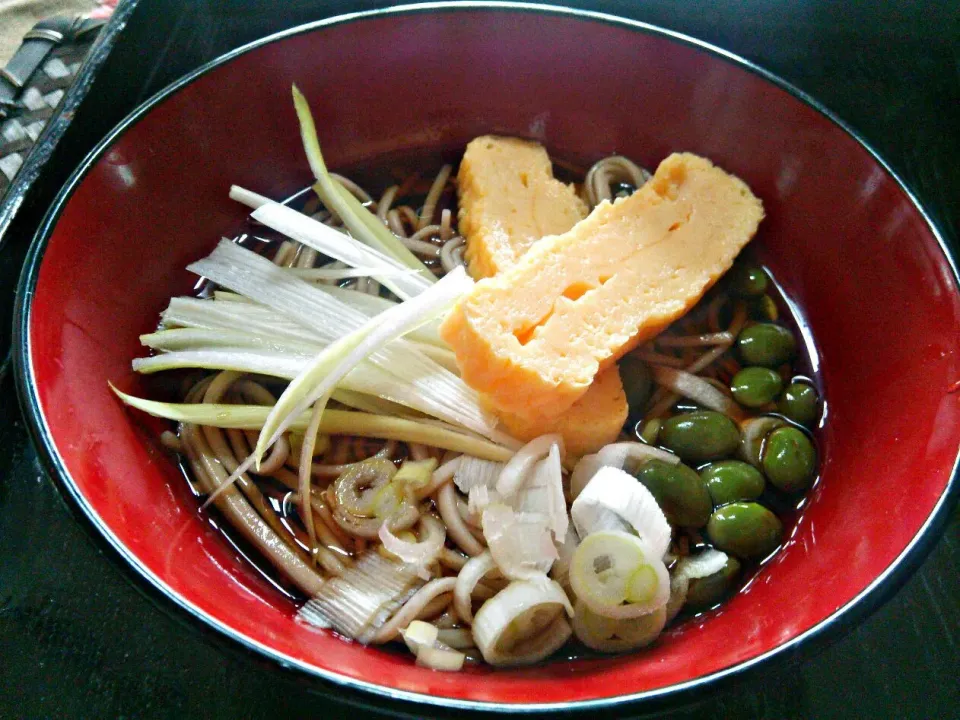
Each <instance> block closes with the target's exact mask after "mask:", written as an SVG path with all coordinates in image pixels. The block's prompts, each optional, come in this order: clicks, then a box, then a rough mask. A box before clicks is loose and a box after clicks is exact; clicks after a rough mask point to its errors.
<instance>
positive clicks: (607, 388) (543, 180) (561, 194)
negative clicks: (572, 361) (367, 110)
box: [457, 135, 628, 457]
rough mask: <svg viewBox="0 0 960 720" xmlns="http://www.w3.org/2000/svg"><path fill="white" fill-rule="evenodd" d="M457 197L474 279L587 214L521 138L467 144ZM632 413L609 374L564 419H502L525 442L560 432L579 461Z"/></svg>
mask: <svg viewBox="0 0 960 720" xmlns="http://www.w3.org/2000/svg"><path fill="white" fill-rule="evenodd" d="M457 192H458V196H459V197H458V199H459V207H460V215H459V229H460V233H461V234H462V235H463V236H464V238H465V239H466V246H467V250H466V259H467V262H468V264H469V267H470V272H471V274H472V275H473V276H474V277H490V276H493V275H496V274H498V273H499V272H500V271H501V270H504V269H506V268H509V267H511V266H512V265H513V264H514V263H515V262H516V260H517V258H519V257H520V256H522V255H523V254H524V253H526V252H527V250H529V249H530V247H531V246H532V245H533V244H534V243H535V242H537V241H539V240H540V239H541V238H542V237H543V236H545V235H553V234H556V233H561V232H566V231H567V230H569V229H570V228H572V227H573V226H574V225H575V224H576V223H577V222H579V221H580V220H582V219H583V218H584V217H586V215H587V206H586V205H585V204H584V202H583V201H582V200H581V199H580V198H579V197H578V196H577V194H576V192H575V190H574V188H573V187H572V186H570V185H566V184H564V183H562V182H560V181H559V180H556V179H554V177H553V168H552V165H551V162H550V157H549V155H548V154H547V151H546V150H545V149H544V148H543V147H542V146H541V145H539V144H538V143H535V142H530V141H527V140H520V139H517V138H509V137H497V136H493V135H485V136H482V137H479V138H476V139H475V140H473V141H472V142H470V143H469V144H468V145H467V148H466V150H465V152H464V155H463V160H462V161H461V163H460V170H459V172H458V175H457ZM627 413H628V408H627V398H626V395H625V393H624V391H623V385H622V383H621V382H620V374H619V372H617V369H616V368H611V369H610V370H609V371H608V372H606V373H601V374H600V375H599V376H598V377H597V379H596V381H595V382H594V383H593V384H591V386H590V387H589V388H588V389H587V391H586V392H585V393H584V394H583V397H581V398H580V399H579V400H577V401H576V402H575V403H574V404H573V405H572V406H571V407H570V408H569V409H568V410H566V411H565V412H563V413H562V414H560V415H559V416H554V417H549V418H547V417H527V416H519V415H511V414H509V413H500V419H501V421H502V422H503V424H504V426H505V427H506V428H507V430H508V431H509V432H510V434H511V435H513V436H514V437H516V438H518V439H520V440H525V441H526V440H532V439H533V438H535V437H539V436H540V435H544V434H547V433H557V434H559V435H560V436H561V437H563V439H564V445H565V448H566V451H567V453H568V454H570V455H572V456H574V457H578V456H580V455H584V454H586V453H591V452H596V451H597V450H599V449H600V448H601V447H603V446H604V445H607V444H609V443H612V442H614V441H615V440H616V439H617V437H618V436H619V435H620V431H621V429H622V428H623V423H624V422H625V421H626V418H627Z"/></svg>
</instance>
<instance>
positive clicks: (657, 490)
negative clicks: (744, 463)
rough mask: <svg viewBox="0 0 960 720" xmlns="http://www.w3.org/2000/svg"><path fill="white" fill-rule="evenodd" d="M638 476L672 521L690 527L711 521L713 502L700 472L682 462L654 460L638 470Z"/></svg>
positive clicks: (697, 526) (701, 525)
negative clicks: (674, 463) (672, 462)
mask: <svg viewBox="0 0 960 720" xmlns="http://www.w3.org/2000/svg"><path fill="white" fill-rule="evenodd" d="M636 477H637V480H639V481H640V482H641V483H642V484H643V485H644V487H646V488H647V490H649V491H650V493H651V494H652V495H653V497H654V498H655V499H656V501H657V504H658V505H659V506H660V509H661V510H663V514H664V515H666V516H667V520H668V521H669V522H670V523H671V524H673V525H680V526H682V527H689V528H701V527H703V526H704V525H706V524H707V520H708V519H709V518H710V511H711V510H713V502H712V501H711V500H710V493H709V492H707V486H706V485H704V484H703V480H701V479H700V476H699V475H697V473H696V471H694V470H691V469H690V468H689V467H687V466H686V465H684V464H682V463H680V464H677V465H671V464H670V463H666V462H663V461H662V460H650V461H648V462H646V463H644V464H643V465H642V466H641V467H640V469H639V470H637V472H636Z"/></svg>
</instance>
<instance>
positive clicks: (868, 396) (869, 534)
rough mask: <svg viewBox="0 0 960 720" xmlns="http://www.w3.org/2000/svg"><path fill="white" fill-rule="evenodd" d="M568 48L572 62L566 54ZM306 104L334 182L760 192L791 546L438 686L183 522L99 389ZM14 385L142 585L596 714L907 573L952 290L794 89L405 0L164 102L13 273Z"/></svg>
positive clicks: (545, 19) (842, 612) (699, 61)
mask: <svg viewBox="0 0 960 720" xmlns="http://www.w3.org/2000/svg"><path fill="white" fill-rule="evenodd" d="M587 49H589V51H587ZM294 82H295V83H297V84H298V85H299V87H300V88H301V89H302V90H303V91H304V93H305V94H306V95H307V97H308V98H309V99H310V100H311V102H312V104H313V108H314V112H315V115H316V120H317V126H318V127H319V129H320V134H321V139H322V142H323V143H324V149H325V153H326V155H327V160H328V163H329V164H330V165H331V167H333V168H338V167H349V166H352V165H356V164H358V163H361V162H363V163H369V162H370V161H371V160H372V159H375V158H377V157H379V156H384V155H389V154H393V153H397V152H404V153H406V152H409V151H414V150H418V149H427V150H430V151H435V150H437V149H453V148H458V147H462V146H463V144H465V143H466V142H467V141H468V140H470V139H471V138H473V137H475V136H476V135H479V134H483V133H491V132H493V133H501V134H508V135H520V136H526V137H533V138H536V139H538V140H540V141H542V142H543V143H544V144H546V145H547V147H548V148H549V149H550V150H551V152H553V153H554V154H555V155H557V156H559V157H567V158H580V159H595V158H598V157H600V156H602V155H605V154H609V153H611V152H614V151H616V152H620V153H623V154H626V155H628V156H631V157H633V158H635V159H637V160H638V161H640V162H642V163H643V164H646V165H647V166H655V165H656V164H657V162H658V161H659V160H660V159H661V158H663V157H664V156H665V155H667V154H668V153H670V152H671V151H675V150H689V151H693V152H696V153H699V154H702V155H705V156H707V157H709V158H711V159H712V160H713V161H714V162H716V163H717V164H719V165H720V166H722V167H724V168H726V169H727V170H729V171H731V172H733V173H735V174H737V175H739V176H740V177H742V178H744V179H745V180H746V181H747V182H748V183H749V185H750V186H751V187H752V188H753V190H754V192H756V193H757V194H758V195H759V196H760V197H761V198H762V199H763V201H764V203H765V206H766V210H767V219H766V220H765V221H764V224H763V227H762V232H761V235H760V237H759V238H758V240H757V242H756V245H757V246H758V249H759V252H760V253H761V255H762V258H763V259H764V261H765V262H766V263H767V264H768V265H769V266H770V267H771V268H772V270H773V272H774V274H775V276H776V277H777V278H778V279H779V281H780V282H781V283H782V285H783V289H784V290H785V292H786V293H787V295H788V296H789V297H790V298H792V299H793V300H794V301H796V303H797V304H798V307H799V312H800V316H801V317H802V319H803V332H804V334H805V340H807V341H808V342H809V341H810V339H811V337H815V338H816V348H817V351H818V354H817V355H815V356H814V364H815V368H814V369H815V371H816V372H818V373H819V374H820V377H821V379H822V382H823V386H824V388H825V393H826V400H827V408H828V413H827V422H826V427H825V429H824V431H823V433H822V436H821V440H822V447H823V449H824V453H823V474H822V479H821V481H820V483H819V484H818V485H817V487H816V489H815V491H814V492H813V493H812V496H811V498H810V502H809V506H808V507H807V508H806V510H805V512H804V513H803V516H802V519H801V521H800V522H799V523H798V524H797V526H796V528H795V529H794V531H793V534H792V535H791V537H790V538H789V541H788V542H787V544H786V547H785V548H784V549H783V550H782V551H781V552H780V553H779V555H777V556H776V558H775V559H774V560H773V561H772V562H771V563H770V564H769V565H768V566H767V567H766V568H765V569H764V570H763V571H762V573H761V574H760V575H759V576H758V577H757V578H756V579H755V580H754V581H753V582H752V583H751V584H750V586H749V587H748V588H747V589H746V591H745V592H743V593H741V594H740V595H738V596H737V597H736V598H735V599H733V600H732V601H731V602H730V603H729V604H727V605H726V606H724V607H723V608H722V609H721V610H720V611H719V612H715V613H713V614H710V615H707V616H704V617H703V618H701V619H699V620H697V621H693V622H688V623H686V624H685V625H683V626H681V627H680V628H678V629H676V630H673V631H670V632H668V633H666V634H665V636H664V637H663V639H662V641H661V642H659V643H658V644H657V645H656V646H655V647H653V648H651V649H649V650H647V651H644V652H640V653H636V654H633V655H629V656H625V657H616V658H607V659H602V660H579V661H570V662H567V661H563V662H554V663H551V664H547V665H543V666H539V667H533V668H527V669H519V670H511V671H493V670H490V669H488V668H480V669H471V670H469V671H468V672H465V673H462V674H447V673H436V672H431V671H429V670H424V669H421V668H418V667H416V666H415V665H414V664H413V663H412V662H410V660H409V657H408V656H406V655H403V654H400V653H394V652H389V651H384V650H379V649H367V648H363V647H360V646H358V645H355V644H351V643H348V642H344V641H342V640H339V639H337V638H335V637H333V636H331V635H328V634H327V633H324V632H321V631H317V630H314V629H311V628H309V627H306V626H304V625H302V624H299V623H297V622H295V620H294V615H295V611H296V607H295V606H294V604H293V603H292V602H290V601H289V600H288V599H287V598H286V597H284V596H283V595H282V594H281V593H280V592H278V591H277V590H276V589H275V588H274V587H273V586H272V585H271V584H269V583H268V582H266V581H265V580H264V579H263V578H262V577H261V576H260V575H258V574H257V573H256V572H253V571H251V569H250V568H249V567H248V565H247V564H246V563H245V561H244V560H243V558H242V557H240V555H239V554H238V552H237V551H236V550H235V549H234V548H233V547H231V546H230V545H229V544H228V543H226V542H225V541H224V539H223V537H222V536H221V535H220V534H219V533H218V532H217V531H215V530H214V529H213V528H212V527H211V526H210V525H209V524H208V522H207V521H205V520H203V519H201V518H200V517H199V516H198V515H197V512H196V509H197V501H196V500H195V499H194V498H193V497H192V496H191V495H190V493H189V492H188V490H187V488H186V486H185V483H184V482H183V479H182V477H181V475H180V471H179V469H178V467H177V465H176V464H175V463H174V462H173V461H172V460H171V458H170V457H169V455H168V454H167V453H165V452H164V451H163V450H162V449H161V448H160V447H159V445H158V442H157V440H156V437H157V434H158V433H157V431H158V429H159V427H160V426H159V425H158V423H156V422H152V421H149V420H147V419H145V418H143V417H142V416H139V415H133V414H131V413H129V412H127V411H126V410H124V408H123V407H121V405H120V403H119V402H117V400H116V399H115V398H114V397H113V396H112V395H111V393H110V392H109V390H108V387H107V381H108V380H109V381H113V382H114V383H116V384H117V385H119V386H120V387H121V388H122V389H124V390H127V391H132V392H134V393H141V394H142V393H143V392H144V387H143V384H142V383H141V382H140V380H139V379H138V378H137V377H135V376H134V375H133V374H132V373H131V371H130V360H131V359H132V358H133V357H136V356H138V355H140V354H142V349H141V348H140V346H139V343H138V340H137V336H138V335H139V334H140V333H144V332H148V331H150V330H152V329H153V328H154V327H155V325H156V323H157V317H158V313H159V312H160V310H162V309H163V308H164V307H165V305H166V303H167V300H168V299H169V298H170V296H171V295H176V294H178V293H184V292H188V291H189V290H190V288H191V286H192V283H193V278H192V277H191V276H190V275H189V274H188V273H187V272H186V271H185V270H184V267H185V266H186V265H187V264H188V263H189V262H191V261H192V260H194V259H197V258H199V257H201V256H202V255H204V254H205V253H207V252H209V250H210V249H211V248H212V247H213V245H214V244H215V243H216V241H217V239H218V238H219V237H220V236H221V235H222V234H223V233H225V232H229V231H230V230H232V229H234V228H236V227H237V226H238V225H239V223H240V222H241V221H242V219H243V218H244V214H245V213H244V209H243V208H242V207H240V206H239V205H237V204H235V203H233V202H231V201H230V200H229V199H228V197H227V190H228V188H229V186H230V184H231V183H236V184H239V185H242V186H245V187H249V188H251V189H254V190H256V191H258V192H261V193H263V194H266V195H270V196H274V197H283V196H286V195H287V194H289V193H290V192H291V191H293V190H295V189H299V188H301V187H303V186H305V185H306V184H308V181H309V179H310V176H309V169H308V167H307V164H306V162H305V160H304V157H303V154H302V150H301V146H300V139H299V136H298V132H297V126H296V121H295V117H294V113H293V108H292V104H291V102H290V85H291V83H294ZM21 289H22V292H21V308H20V310H21V314H20V318H21V320H20V328H19V330H20V333H21V335H20V340H21V349H22V352H21V356H20V367H19V371H20V382H21V391H22V399H23V403H24V408H25V411H26V414H27V416H28V417H29V419H30V420H31V423H32V425H33V431H34V435H35V438H36V440H37V443H38V446H39V447H40V448H41V450H42V451H43V454H44V455H45V457H46V459H47V461H48V463H49V465H50V467H51V468H52V471H53V472H54V474H55V475H56V477H57V478H58V480H59V481H60V483H61V485H62V487H63V488H64V489H65V491H66V493H67V494H68V495H69V496H71V497H72V499H73V501H74V502H75V503H76V505H77V506H78V507H79V509H80V510H81V511H82V513H83V515H85V516H86V517H87V518H88V519H89V520H90V521H91V522H92V524H93V526H94V527H95V528H96V529H97V530H98V531H99V533H101V534H102V535H103V536H104V537H105V538H106V540H107V541H108V542H109V544H110V545H112V546H113V547H114V548H115V549H116V550H117V551H118V552H119V554H120V555H121V556H122V557H123V558H124V559H125V560H126V561H127V562H128V563H130V565H131V566H133V567H134V568H135V570H136V571H137V573H139V574H140V575H141V576H142V577H143V578H144V579H145V580H146V581H147V583H149V584H151V585H152V586H154V587H155V588H156V589H159V591H160V592H161V593H162V594H164V595H166V596H168V597H169V598H170V599H171V600H172V601H173V602H174V603H176V604H177V605H179V606H180V607H181V608H183V609H185V610H187V611H188V612H189V613H191V614H192V615H194V616H195V617H197V618H200V619H201V620H202V621H204V622H206V623H208V624H209V625H211V626H213V627H215V628H217V629H218V630H220V631H222V632H223V633H224V634H226V635H228V636H230V637H232V638H234V639H235V640H237V641H238V642H240V643H241V644H243V645H245V646H246V647H248V648H251V649H253V650H255V651H256V652H259V653H262V654H263V655H265V656H267V657H269V658H272V659H274V660H276V661H278V662H279V663H281V664H283V665H285V666H293V667H296V668H300V669H302V670H304V671H306V672H308V673H312V674H315V675H319V676H322V677H324V678H327V679H328V680H332V681H334V682H337V683H341V684H343V685H346V686H350V687H354V688H362V689H365V690H369V691H372V692H375V693H380V694H383V695H387V696H390V697H394V698H403V699H407V700H415V701H422V702H429V703H439V704H444V705H452V706H460V707H475V708H477V707H482V708H486V709H492V710H508V711H509V710H513V711H516V710H520V709H547V708H551V707H560V706H562V707H566V708H573V707H576V708H581V709H583V708H598V707H600V706H603V705H611V704H616V703H620V702H625V701H639V700H644V699H647V700H650V699H654V698H665V697H668V696H673V695H675V694H684V693H690V692H693V691H695V690H697V689H702V688H704V687H707V686H711V685H712V684H714V683H716V682H718V681H720V680H721V679H723V678H732V677H736V676H737V675H739V674H740V673H742V672H743V671H744V670H746V669H748V668H750V667H753V666H755V665H757V664H759V663H761V662H762V661H765V660H767V659H769V658H772V657H774V656H778V655H779V656H783V657H787V656H791V655H792V654H793V653H794V651H796V650H797V649H798V648H800V647H801V646H802V645H804V644H808V643H811V642H812V641H813V640H815V639H818V638H821V639H822V638H826V637H829V636H831V635H835V634H836V633H837V631H838V630H839V629H842V628H843V627H848V626H849V625H850V624H851V623H853V622H855V621H856V620H857V619H859V618H862V617H863V616H864V615H865V614H866V613H867V612H869V611H870V610H871V609H873V608H874V607H876V605H877V604H879V602H881V601H882V600H883V599H884V598H886V597H888V596H889V595H890V594H891V593H892V592H893V590H894V589H895V588H896V587H897V586H898V585H899V584H900V583H902V582H903V580H904V579H905V578H906V576H907V575H909V573H910V572H912V571H913V570H914V569H915V568H916V566H917V565H918V564H919V562H920V560H921V559H922V557H923V556H924V555H925V554H926V552H927V551H928V550H929V547H930V545H931V544H932V543H933V542H934V541H935V539H936V535H937V532H938V531H939V527H940V526H941V525H942V522H943V519H944V518H945V516H946V514H947V511H948V510H949V507H950V506H951V504H952V501H953V500H955V496H956V494H957V493H956V491H957V482H956V479H955V477H954V472H955V465H956V460H957V450H958V445H960V404H958V403H960V400H958V397H957V396H956V395H952V394H950V393H948V388H950V386H951V385H952V384H953V383H954V382H956V381H957V380H958V379H960V366H958V356H957V340H956V339H957V337H958V333H960V300H958V292H957V280H956V274H955V269H954V265H953V262H952V260H951V259H950V258H949V256H948V255H947V254H946V251H945V249H944V246H943V243H942V242H941V241H940V239H939V238H938V235H937V232H936V230H935V228H933V227H932V225H931V224H930V223H929V221H928V220H927V218H926V217H925V215H924V213H923V212H922V210H921V209H920V208H919V206H918V205H917V204H916V202H915V201H914V200H913V199H912V197H911V196H910V194H909V193H908V192H907V191H906V190H905V189H904V187H903V186H902V185H901V184H900V183H899V182H898V180H897V179H896V178H895V177H894V176H893V175H892V174H891V172H890V171H889V170H888V169H887V168H886V167H885V166H884V165H883V163H882V162H881V161H880V160H879V159H878V158H877V157H876V156H875V155H874V154H873V153H871V152H870V151H869V150H868V149H867V148H865V147H864V146H863V145H862V144H861V143H860V142H858V140H856V139H855V138H854V137H853V136H852V135H851V134H850V133H849V132H848V131H846V130H845V129H843V128H842V127H841V126H840V125H839V124H838V123H837V122H835V121H834V120H833V119H831V118H830V117H829V116H828V115H827V114H825V113H824V112H822V111H820V110H818V109H816V108H815V107H814V106H812V105H811V104H810V103H809V101H808V100H806V99H804V98H802V96H800V95H799V93H797V92H796V91H793V90H791V89H790V88H788V87H786V86H785V85H783V84H782V83H779V82H778V81H776V80H775V79H773V78H771V77H769V76H767V75H766V74H765V73H763V72H762V71H760V70H758V69H756V68H752V67H750V66H749V65H748V64H747V63H745V62H744V61H742V60H739V59H737V58H734V57H732V56H730V55H728V54H726V53H723V52H722V51H719V50H716V49H714V48H709V47H707V46H704V45H702V44H699V43H697V42H695V41H692V40H690V39H689V38H682V37H680V36H676V35H673V34H671V33H667V32H664V31H661V30H657V29H655V28H651V27H647V26H643V25H640V24H638V23H634V22H628V21H621V20H618V19H615V18H610V17H605V16H599V15H591V14H588V13H579V12H574V11H562V10H558V9H544V8H542V7H541V8H538V9H534V8H532V7H524V6H508V5H499V6H497V5H491V4H486V5H482V6H481V5H477V6H473V7H464V6H460V7H448V6H443V5H438V6H420V7H417V8H412V9H411V8H407V9H401V10H398V11H387V12H374V13H369V14H364V15H359V16H348V17H344V18H339V19H334V20H328V21H323V22H320V23H317V24H315V25H312V26H309V27H305V28H299V29H297V30H294V31H291V32H287V33H284V34H282V35H280V36H276V37H275V38H272V39H267V40H265V41H261V42H258V43H255V44H254V45H253V46H250V47H249V48H246V49H244V50H242V51H238V52H236V53H233V54H231V55H230V56H227V57H226V58H223V59H221V60H219V61H217V62H215V63H213V64H211V65H210V66H208V67H206V68H204V69H202V70H201V71H199V72H198V73H196V74H194V75H192V76H190V77H189V78H187V79H186V80H185V81H182V82H180V83H178V84H177V85H176V86H175V87H173V88H171V89H169V90H168V91H165V92H164V93H161V94H160V95H159V96H158V97H156V98H154V99H153V100H151V101H150V102H149V103H147V104H146V105H145V106H144V107H142V108H141V109H140V110H138V111H137V112H136V113H134V115H133V116H131V117H130V118H129V119H128V120H127V121H126V122H125V123H123V124H122V126H120V127H119V128H117V130H116V131H115V132H114V133H112V134H111V136H110V137H108V138H107V139H106V140H105V141H104V143H103V144H102V145H101V146H100V147H99V148H98V149H97V150H96V151H95V152H94V153H93V155H92V156H91V157H90V158H89V159H88V161H87V162H86V163H85V164H84V165H83V166H82V168H81V169H80V170H79V171H78V173H77V175H76V176H75V177H74V178H73V180H72V181H71V182H70V183H69V184H68V186H67V187H66V188H65V189H64V192H63V193H62V194H61V196H60V198H59V200H58V202H57V204H56V205H55V207H54V208H52V210H51V212H50V215H49V216H48V219H47V221H46V223H45V225H44V227H43V228H42V229H41V231H40V233H39V236H38V238H37V240H36V243H35V247H34V251H33V254H32V258H31V261H30V262H29V264H28V266H27V268H26V270H25V273H24V277H23V281H22V288H21Z"/></svg>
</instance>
